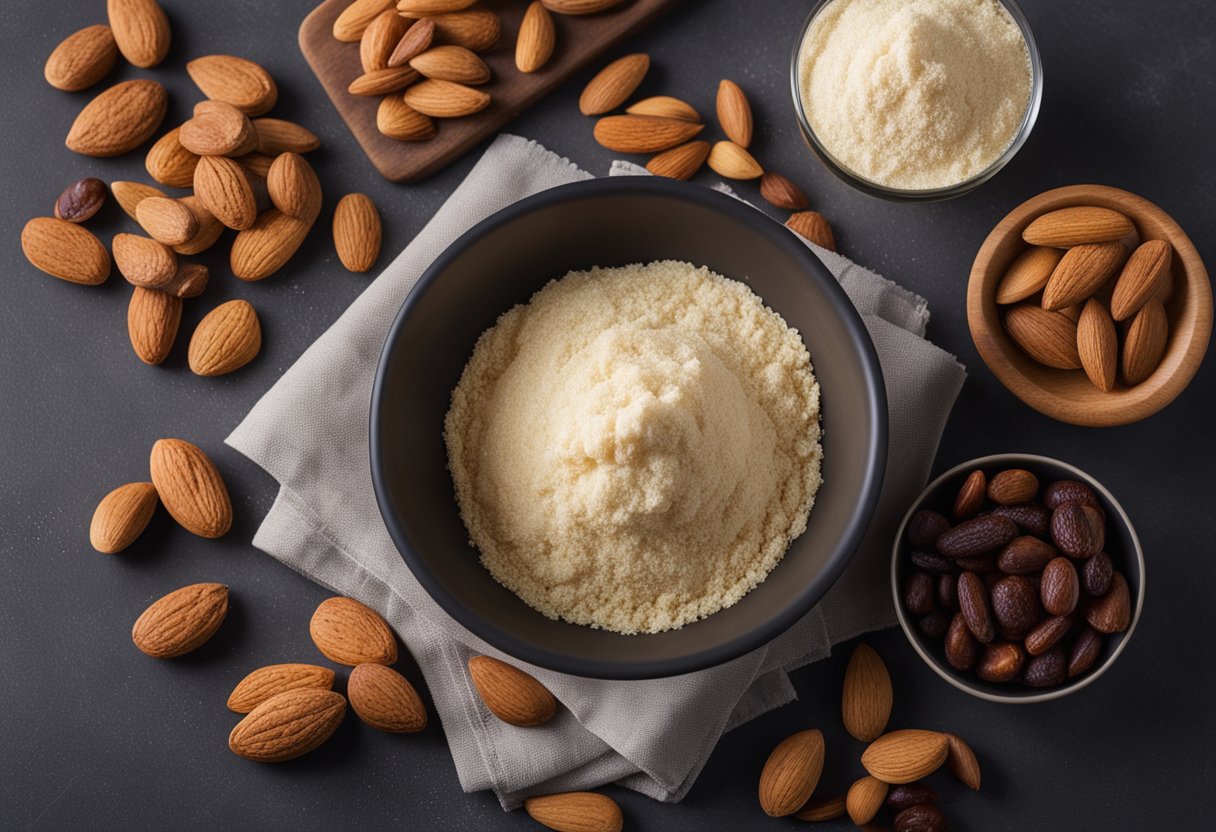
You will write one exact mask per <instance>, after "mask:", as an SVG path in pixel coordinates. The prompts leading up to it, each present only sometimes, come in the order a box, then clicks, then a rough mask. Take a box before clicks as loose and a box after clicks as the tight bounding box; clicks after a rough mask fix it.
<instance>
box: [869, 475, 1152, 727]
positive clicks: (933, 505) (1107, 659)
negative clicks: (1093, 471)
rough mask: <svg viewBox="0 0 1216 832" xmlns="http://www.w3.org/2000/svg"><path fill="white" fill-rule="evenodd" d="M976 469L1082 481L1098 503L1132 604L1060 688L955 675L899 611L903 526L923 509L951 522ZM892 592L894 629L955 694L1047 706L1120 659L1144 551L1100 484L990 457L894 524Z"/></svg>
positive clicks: (941, 651) (1136, 606)
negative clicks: (1119, 625) (1085, 666)
mask: <svg viewBox="0 0 1216 832" xmlns="http://www.w3.org/2000/svg"><path fill="white" fill-rule="evenodd" d="M976 468H982V469H983V470H984V472H985V473H986V474H987V475H988V477H989V478H991V477H992V475H993V474H995V473H997V472H998V471H1003V470H1004V469H1006V468H1025V469H1026V470H1027V471H1030V472H1031V473H1032V474H1034V475H1035V476H1036V477H1038V478H1039V485H1040V487H1043V486H1046V485H1047V484H1049V483H1052V482H1055V481H1056V480H1077V481H1079V482H1083V483H1085V484H1086V485H1088V486H1089V487H1090V488H1092V489H1093V491H1094V493H1095V494H1097V495H1098V501H1099V502H1100V503H1101V504H1102V508H1103V510H1104V511H1105V512H1106V553H1107V554H1108V555H1110V557H1111V560H1112V561H1114V565H1115V569H1116V570H1117V571H1119V572H1122V573H1123V577H1125V578H1126V579H1127V588H1128V591H1129V592H1130V594H1131V601H1132V618H1131V623H1130V624H1129V625H1128V627H1127V629H1126V630H1124V631H1123V632H1122V633H1114V634H1112V635H1107V636H1103V637H1102V653H1101V655H1100V656H1099V657H1098V660H1097V661H1096V662H1094V665H1093V667H1091V668H1090V669H1089V670H1088V671H1086V672H1085V673H1083V674H1081V675H1080V676H1078V677H1077V678H1075V679H1069V680H1068V681H1066V682H1065V683H1064V684H1062V685H1060V686H1059V687H1054V688H1030V687H1023V686H1021V685H1020V684H1018V683H1016V682H1012V683H1009V684H1003V685H1001V684H994V683H992V682H985V681H984V680H983V679H981V678H980V677H978V676H976V675H975V674H974V673H960V672H959V671H957V670H955V669H954V668H953V667H951V666H950V665H949V664H948V663H947V662H946V655H945V647H944V642H943V641H942V640H941V639H932V638H929V637H928V636H926V635H925V634H924V633H922V632H921V631H920V628H919V627H917V626H916V622H915V621H913V620H912V617H911V616H910V615H909V614H908V613H907V612H906V611H905V610H904V605H903V597H902V596H903V589H902V588H903V584H904V576H905V575H907V573H908V569H909V567H910V566H911V564H910V562H909V561H908V546H907V545H906V544H905V542H904V532H905V530H906V529H907V526H908V521H909V520H910V519H911V518H912V515H913V514H915V513H916V512H918V511H920V510H921V509H922V508H927V509H932V510H934V511H939V512H941V513H942V514H944V515H946V516H947V517H950V516H951V513H950V512H951V507H952V506H953V505H954V499H955V498H956V497H957V496H958V492H959V490H960V489H961V488H962V486H963V481H964V480H966V479H967V476H968V475H969V474H970V473H971V472H972V471H974V470H975V469H976ZM891 593H892V597H893V598H894V600H895V611H896V613H897V615H898V616H899V626H900V627H902V628H903V631H904V635H906V636H907V637H908V641H910V642H912V646H913V647H914V648H915V649H916V652H917V653H919V654H920V657H921V658H922V659H924V660H925V663H926V664H928V665H929V667H931V668H933V670H935V671H936V672H937V675H938V676H941V677H942V678H943V679H945V680H946V681H947V682H949V683H950V684H952V685H954V686H955V687H956V688H958V689H959V690H962V691H966V692H967V693H969V694H971V695H972V696H976V697H979V698H980V699H987V700H988V701H989V702H1009V703H1014V704H1030V703H1032V702H1046V701H1049V700H1052V699H1059V698H1060V697H1063V696H1068V695H1069V694H1070V693H1076V692H1077V691H1079V690H1081V689H1082V688H1084V687H1087V686H1088V685H1090V684H1092V683H1094V682H1096V681H1097V680H1098V677H1099V676H1101V675H1102V674H1103V673H1105V672H1106V671H1107V669H1108V668H1109V667H1110V666H1111V665H1112V664H1114V663H1115V659H1117V658H1119V654H1120V653H1122V652H1123V649H1124V648H1125V647H1127V643H1128V641H1129V640H1130V639H1131V637H1132V633H1133V632H1135V630H1136V624H1137V623H1138V622H1139V621H1140V610H1141V608H1143V606H1144V551H1143V550H1142V549H1141V548H1140V539H1139V538H1138V537H1136V530H1135V529H1134V528H1132V521H1131V520H1130V519H1129V518H1128V516H1127V512H1125V511H1124V510H1123V506H1121V505H1119V503H1118V501H1117V500H1115V498H1114V495H1112V494H1111V493H1110V492H1109V491H1107V490H1106V488H1105V487H1104V486H1103V485H1102V483H1100V482H1098V481H1097V480H1095V479H1094V478H1093V477H1091V476H1090V475H1089V474H1087V473H1085V472H1084V471H1082V470H1081V469H1080V468H1077V467H1075V466H1073V465H1069V464H1068V463H1067V462H1061V461H1060V460H1058V459H1052V458H1050V457H1046V456H1035V455H1033V454H994V455H993V456H985V457H980V458H979V459H973V460H971V461H970V462H964V463H963V464H962V465H956V466H955V467H953V468H951V469H950V470H949V471H947V472H946V473H944V474H942V475H941V476H940V477H938V478H937V479H935V480H934V481H933V482H931V483H929V485H928V487H927V488H925V490H924V491H923V492H921V495H920V497H918V498H917V499H916V502H915V503H913V504H912V506H911V508H909V509H908V513H907V514H905V515H904V520H903V522H902V523H900V524H899V533H898V534H897V535H896V537H895V546H894V550H893V551H892V553H891ZM1084 601H1085V595H1084V593H1082V598H1081V602H1080V603H1084ZM1078 606H1080V604H1078ZM1070 635H1072V634H1071V633H1070V634H1069V635H1066V636H1064V638H1065V639H1066V640H1067V639H1068V638H1069V636H1070Z"/></svg>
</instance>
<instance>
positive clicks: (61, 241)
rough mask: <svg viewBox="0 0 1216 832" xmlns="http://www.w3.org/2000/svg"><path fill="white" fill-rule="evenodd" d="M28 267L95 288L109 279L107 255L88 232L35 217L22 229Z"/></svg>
mask: <svg viewBox="0 0 1216 832" xmlns="http://www.w3.org/2000/svg"><path fill="white" fill-rule="evenodd" d="M21 250H22V252H24V253H25V257H26V259H27V260H29V261H30V263H31V264H32V265H33V266H35V267H36V268H38V269H41V270H42V271H44V272H46V273H47V274H49V275H52V276H54V277H58V278H59V279H60V280H66V281H68V282H69V283H81V284H83V285H85V286H96V285H97V284H99V283H104V282H105V280H106V278H107V277H109V276H110V253H109V252H108V251H106V247H105V246H104V245H103V244H102V242H101V240H99V239H97V237H96V236H95V235H94V234H93V233H92V232H91V231H89V230H88V229H86V228H81V227H80V226H79V225H76V224H75V223H72V222H68V221H67V220H61V219H57V218H55V217H35V218H34V219H32V220H30V221H29V222H27V223H26V224H25V227H24V228H23V229H21Z"/></svg>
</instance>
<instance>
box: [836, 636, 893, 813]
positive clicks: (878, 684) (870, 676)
mask: <svg viewBox="0 0 1216 832" xmlns="http://www.w3.org/2000/svg"><path fill="white" fill-rule="evenodd" d="M892 699H893V694H892V690H891V675H890V674H889V673H888V672H887V666H886V664H885V663H884V662H883V660H882V657H881V656H879V655H878V653H876V652H875V651H874V648H872V647H870V646H869V645H867V644H859V645H857V647H856V648H855V649H854V650H853V655H852V656H850V657H849V666H848V668H847V669H846V670H845V674H844V692H843V694H842V695H841V708H840V711H841V717H842V718H843V719H844V727H845V729H846V730H848V732H849V733H850V734H852V735H853V737H854V738H855V739H858V740H861V741H862V742H873V741H874V740H876V739H878V737H879V736H881V735H882V732H883V731H884V730H886V727H887V720H888V719H890V718H891V703H892ZM868 820H869V818H866V821H868ZM864 822H865V821H862V823H864Z"/></svg>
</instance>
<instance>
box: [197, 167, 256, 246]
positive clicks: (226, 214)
mask: <svg viewBox="0 0 1216 832" xmlns="http://www.w3.org/2000/svg"><path fill="white" fill-rule="evenodd" d="M194 195H195V196H197V197H198V199H199V202H200V203H202V206H203V207H204V208H206V209H207V210H208V211H210V212H211V213H212V214H213V215H214V216H215V218H216V219H217V220H219V221H220V222H222V223H223V224H224V225H226V226H228V227H229V228H235V229H237V230H238V231H241V230H244V229H246V228H249V227H250V226H252V225H253V222H254V220H255V219H257V203H256V202H255V201H254V196H253V188H252V187H251V186H250V184H249V177H248V175H247V174H246V173H245V169H244V168H242V167H241V166H240V164H239V163H237V162H235V161H233V160H232V159H229V158H228V157H226V156H204V157H202V158H201V159H199V162H198V167H196V168H195V169H194Z"/></svg>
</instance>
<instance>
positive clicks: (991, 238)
mask: <svg viewBox="0 0 1216 832" xmlns="http://www.w3.org/2000/svg"><path fill="white" fill-rule="evenodd" d="M1066 208H1097V209H1107V210H1108V211H1116V212H1118V213H1119V214H1121V215H1123V216H1124V217H1127V218H1128V219H1130V220H1131V222H1132V225H1133V227H1134V237H1133V238H1132V239H1130V240H1128V242H1129V243H1130V244H1131V246H1130V247H1129V249H1128V255H1129V256H1130V254H1131V250H1132V248H1134V247H1136V246H1138V245H1139V244H1143V243H1144V242H1147V241H1151V240H1163V241H1165V242H1167V243H1169V245H1170V248H1171V250H1172V257H1171V258H1170V263H1169V275H1168V277H1169V279H1168V280H1167V281H1163V282H1162V285H1161V286H1160V287H1159V290H1160V294H1157V295H1156V296H1155V297H1156V299H1157V300H1160V301H1162V302H1163V305H1164V309H1165V319H1166V324H1167V326H1166V328H1165V329H1166V334H1165V345H1164V352H1162V353H1161V357H1160V360H1159V361H1154V364H1155V369H1153V370H1151V372H1148V375H1147V377H1145V378H1144V379H1143V380H1140V381H1138V383H1136V384H1129V383H1128V381H1129V379H1127V378H1125V377H1124V376H1122V375H1120V377H1119V378H1118V380H1117V383H1116V384H1115V385H1114V387H1113V388H1112V389H1111V390H1109V391H1107V392H1104V391H1103V390H1101V389H1099V387H1098V386H1095V384H1094V383H1093V382H1091V381H1090V378H1089V376H1087V374H1086V372H1085V371H1084V370H1081V369H1059V368H1053V367H1049V366H1045V365H1044V364H1041V363H1039V362H1037V361H1035V360H1034V359H1033V358H1031V357H1030V355H1028V354H1027V352H1026V351H1024V350H1023V349H1022V348H1021V347H1019V345H1018V343H1017V342H1015V340H1014V338H1013V337H1011V335H1010V332H1009V330H1008V328H1007V327H1006V326H1005V317H1006V314H1007V311H1008V310H1009V309H1010V308H1014V306H1016V304H1014V305H1003V304H998V302H997V296H998V291H999V288H1000V287H1001V284H1002V281H1003V280H1004V278H1005V276H1006V274H1007V273H1008V272H1009V270H1010V267H1011V266H1012V265H1013V264H1014V262H1015V261H1016V260H1017V259H1018V258H1019V257H1020V256H1022V255H1023V254H1024V253H1025V252H1026V251H1027V250H1028V248H1029V244H1028V243H1027V242H1026V240H1025V239H1024V238H1023V232H1025V230H1026V229H1027V227H1028V226H1030V225H1031V223H1032V222H1034V221H1035V220H1037V219H1039V218H1040V217H1042V216H1044V215H1045V214H1049V213H1051V212H1053V211H1059V210H1061V209H1066ZM1093 219H1094V218H1093V217H1089V218H1086V217H1083V216H1079V215H1078V216H1077V220H1078V222H1080V221H1082V220H1084V221H1086V222H1089V221H1091V220H1093ZM1098 219H1101V217H1098ZM1040 225H1041V224H1040ZM1112 233H1113V232H1112ZM1031 236H1032V238H1034V239H1035V240H1039V239H1040V236H1039V235H1037V234H1034V233H1032V235H1031ZM1099 236H1103V235H1101V234H1100V235H1099ZM1105 236H1109V235H1105ZM1052 239H1054V238H1052ZM1049 242H1050V240H1049ZM1124 259H1125V260H1126V259H1127V258H1124ZM1062 262H1063V261H1061V263H1062ZM1129 264H1131V263H1130V261H1129V262H1128V263H1124V264H1121V265H1120V268H1118V269H1115V270H1114V273H1113V276H1112V277H1110V278H1109V279H1108V280H1105V281H1104V282H1103V285H1101V286H1100V287H1098V288H1097V289H1096V291H1095V292H1094V295H1093V296H1094V297H1096V298H1098V299H1100V300H1102V302H1103V303H1104V304H1105V305H1106V306H1107V307H1108V308H1109V305H1110V302H1111V299H1112V296H1113V293H1114V291H1115V288H1116V284H1117V283H1118V281H1119V279H1120V276H1121V273H1122V271H1123V270H1125V269H1126V268H1127V265H1129ZM1133 265H1134V264H1133ZM1053 268H1055V267H1053ZM1053 275H1054V272H1053ZM1021 277H1022V278H1024V279H1025V281H1026V285H1025V290H1026V291H1029V292H1030V294H1029V295H1028V296H1024V297H1025V299H1024V300H1019V302H1020V303H1028V304H1036V303H1041V300H1040V298H1039V295H1038V294H1036V292H1037V291H1038V290H1037V289H1036V288H1035V285H1036V280H1034V279H1032V278H1033V276H1027V275H1022V276H1021ZM1044 291H1046V289H1044ZM1015 294H1022V292H1017V293H1015ZM1126 295H1127V292H1124V293H1122V295H1121V300H1122V299H1123V297H1124V296H1126ZM1007 297H1012V296H1010V295H1007ZM1083 304H1084V300H1082V301H1081V302H1080V303H1079V304H1078V305H1077V306H1076V307H1070V308H1075V311H1076V312H1077V313H1080V311H1081V306H1082V305H1083ZM1148 305H1151V302H1150V303H1149V304H1148ZM1061 311H1062V313H1065V314H1067V313H1068V311H1069V310H1068V309H1065V310H1061ZM967 319H968V322H969V323H970V326H971V337H972V339H973V340H974V341H975V345H976V348H977V349H978V350H979V353H980V356H981V357H982V358H983V359H984V362H985V363H986V364H987V365H988V368H989V369H990V370H992V372H993V373H994V374H995V375H996V377H997V378H998V379H1000V381H1001V383H1002V384H1004V385H1005V386H1006V387H1007V388H1009V390H1010V391H1011V392H1012V393H1013V394H1014V395H1015V396H1017V397H1018V398H1020V399H1021V400H1022V401H1024V402H1026V404H1028V405H1030V406H1031V407H1033V408H1034V409H1035V410H1038V411H1039V412H1041V413H1044V414H1046V415H1048V416H1051V417H1052V418H1054V419H1059V420H1060V421H1062V422H1070V423H1072V424H1075V425H1083V426H1089V427H1097V426H1103V427H1105V426H1112V425H1126V424H1130V423H1132V422H1137V421H1139V420H1141V419H1144V418H1147V417H1149V416H1151V415H1153V414H1154V413H1156V412H1157V411H1158V410H1160V409H1161V408H1163V407H1165V406H1166V405H1167V404H1169V403H1170V402H1171V401H1173V400H1174V399H1175V398H1177V396H1178V395H1179V394H1180V393H1181V392H1182V391H1183V390H1184V389H1185V388H1186V386H1187V384H1189V383H1190V381H1191V379H1192V378H1193V377H1194V375H1195V373H1196V371H1197V370H1198V369H1199V364H1200V362H1201V361H1202V360H1203V356H1204V353H1205V352H1206V351H1207V346H1208V340H1209V339H1210V337H1211V334H1212V287H1211V283H1210V282H1209V280H1208V273H1207V269H1206V268H1204V265H1203V261H1202V260H1201V259H1200V257H1199V252H1197V251H1196V250H1195V246H1194V244H1193V243H1192V242H1191V240H1190V238H1189V237H1188V236H1187V235H1186V233H1185V232H1184V231H1183V230H1182V229H1181V228H1180V227H1179V226H1178V223H1176V222H1174V220H1173V219H1172V218H1171V217H1170V216H1169V215H1168V214H1167V213H1165V211H1163V210H1161V208H1159V207H1157V206H1156V205H1154V204H1153V203H1151V202H1149V201H1148V200H1146V199H1144V198H1142V197H1139V196H1136V195H1135V194H1132V193H1128V192H1127V191H1123V190H1120V189H1118V188H1110V187H1106V186H1103V185H1071V186H1069V187H1065V188H1057V189H1055V190H1051V191H1047V192H1046V193H1042V194H1039V195H1038V196H1036V197H1034V198H1032V199H1030V200H1027V201H1026V202H1024V203H1022V204H1021V205H1019V206H1018V207H1017V208H1015V209H1014V210H1013V211H1012V212H1010V213H1009V215H1008V216H1006V217H1005V218H1004V219H1003V220H1001V221H1000V223H998V224H997V226H996V228H994V229H993V231H992V233H991V234H989V235H988V239H987V240H985V241H984V244H983V246H982V247H981V248H980V251H979V254H977V255H976V258H975V263H974V264H973V265H972V267H971V280H970V283H969V284H968V287H967ZM1116 326H1117V329H1118V330H1119V339H1118V340H1119V351H1120V353H1122V351H1123V350H1125V349H1126V348H1127V338H1126V332H1125V327H1119V326H1118V325H1116ZM1087 346H1092V345H1087ZM1121 357H1122V355H1120V358H1121ZM1107 358H1108V359H1109V356H1108V357H1107ZM1091 369H1092V368H1091ZM1136 375H1137V378H1138V377H1139V375H1140V373H1137V374H1136ZM1131 380H1136V379H1131Z"/></svg>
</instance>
